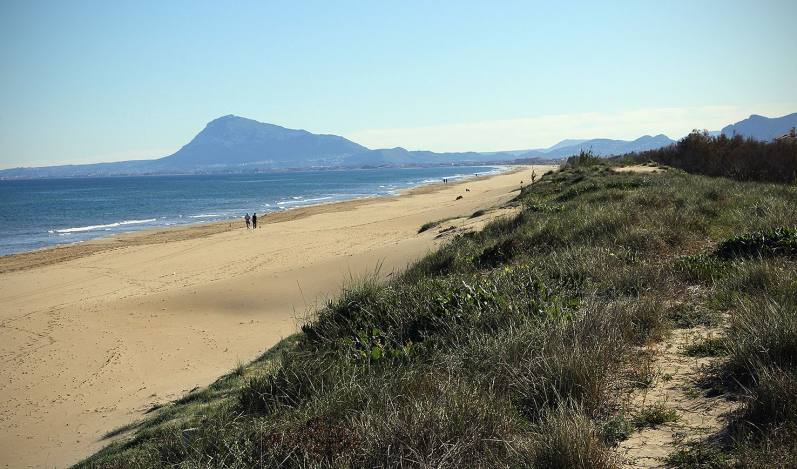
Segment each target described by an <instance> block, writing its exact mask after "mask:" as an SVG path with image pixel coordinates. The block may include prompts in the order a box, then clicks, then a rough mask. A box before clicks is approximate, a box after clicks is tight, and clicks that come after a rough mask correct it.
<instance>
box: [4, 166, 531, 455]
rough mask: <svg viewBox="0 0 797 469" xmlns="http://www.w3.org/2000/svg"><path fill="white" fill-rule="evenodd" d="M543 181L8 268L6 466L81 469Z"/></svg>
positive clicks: (483, 185)
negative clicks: (132, 426) (136, 428)
mask: <svg viewBox="0 0 797 469" xmlns="http://www.w3.org/2000/svg"><path fill="white" fill-rule="evenodd" d="M535 169H536V172H537V174H541V173H542V171H543V169H544V168H543V167H540V166H537V167H536V168H535ZM530 173H531V168H528V167H524V168H520V169H519V170H518V172H514V173H511V174H502V175H498V176H494V177H491V178H482V179H480V180H471V181H467V182H464V183H461V184H449V185H445V186H443V185H436V186H429V187H423V188H419V189H415V190H412V191H409V193H407V194H405V195H402V196H397V197H391V198H380V199H369V200H361V201H350V202H344V203H338V204H330V205H325V206H317V207H309V208H303V209H297V210H292V211H289V212H283V213H279V214H274V215H269V216H267V217H264V218H261V220H260V223H261V227H262V228H261V229H258V230H256V231H255V230H246V229H245V228H242V225H243V223H242V222H230V223H214V224H208V225H201V226H194V227H188V228H178V229H171V230H163V231H158V232H145V233H136V234H130V235H123V236H117V237H114V238H109V239H104V240H97V241H91V242H87V243H82V244H80V245H74V246H67V247H61V248H56V249H49V250H44V251H38V252H35V253H28V254H21V255H15V256H7V257H3V258H0V306H1V307H0V355H1V356H2V361H1V362H0V465H4V466H6V467H25V466H35V467H41V466H48V467H52V466H57V467H63V466H65V465H68V464H70V463H74V462H76V461H77V460H79V459H80V458H82V457H84V456H86V455H88V454H90V453H91V452H93V451H95V450H97V449H99V448H100V447H101V446H103V445H104V444H106V443H107V441H104V440H103V439H102V437H103V435H104V434H105V433H106V432H108V431H110V430H112V429H114V428H116V427H118V426H120V425H124V424H126V423H129V422H131V421H134V420H136V419H137V418H139V417H140V416H141V415H142V413H143V412H144V411H145V410H146V409H148V408H149V407H151V406H152V405H153V404H156V403H162V402H165V401H168V400H171V399H174V398H176V397H178V396H180V395H181V394H183V393H184V392H186V391H188V390H190V389H192V388H194V387H196V386H203V385H206V384H208V383H209V382H211V381H212V380H213V379H215V378H216V377H218V376H219V375H221V374H223V373H225V372H227V371H229V370H230V369H231V368H233V367H234V366H235V364H236V362H238V361H248V360H251V359H253V358H255V357H256V356H257V355H259V354H260V353H262V352H263V351H264V350H266V349H268V348H269V347H271V346H272V345H274V344H275V343H276V342H277V341H279V340H280V338H282V337H285V336H287V335H290V334H291V333H293V332H294V331H295V330H296V328H297V325H298V320H297V318H298V317H303V316H304V315H305V314H306V313H307V312H308V311H309V310H312V307H313V306H314V305H316V304H317V303H319V302H321V301H323V300H324V298H327V297H329V296H331V295H334V294H335V293H336V292H337V291H338V290H339V288H340V287H341V285H342V284H343V282H344V281H345V280H346V279H347V278H349V277H351V276H354V277H357V276H361V275H363V274H366V273H368V272H372V271H373V270H374V269H375V268H376V266H377V265H380V264H381V266H382V267H381V271H380V272H381V275H390V273H391V272H393V271H394V270H396V269H401V268H403V267H404V266H406V265H407V263H409V262H411V261H412V260H414V259H416V258H418V257H419V256H421V255H423V254H424V253H426V252H427V251H429V250H430V249H432V248H433V247H434V246H435V244H437V243H439V242H441V240H442V239H444V237H439V236H438V232H439V230H437V229H434V230H429V231H426V232H424V233H421V234H417V231H418V227H419V226H420V225H421V224H423V223H425V222H427V221H431V220H436V219H441V218H448V217H465V218H461V219H459V220H454V221H451V222H447V223H446V227H447V226H450V225H454V226H457V227H458V229H469V228H477V227H478V226H479V225H480V224H483V223H484V222H485V219H487V218H489V217H490V216H496V215H497V214H499V213H500V211H497V212H493V213H491V214H488V215H487V216H485V217H479V218H476V219H468V218H467V217H468V216H469V215H470V214H471V213H473V212H474V211H476V210H478V209H484V208H489V207H493V206H496V205H498V204H501V203H503V202H505V201H507V200H509V199H510V198H511V197H512V196H513V193H512V192H513V191H515V190H517V188H518V186H519V183H520V180H521V179H526V180H528V179H529V176H530ZM465 187H467V188H469V189H470V191H469V192H465ZM458 195H462V196H463V198H462V199H461V200H455V199H456V197H457V196H458Z"/></svg>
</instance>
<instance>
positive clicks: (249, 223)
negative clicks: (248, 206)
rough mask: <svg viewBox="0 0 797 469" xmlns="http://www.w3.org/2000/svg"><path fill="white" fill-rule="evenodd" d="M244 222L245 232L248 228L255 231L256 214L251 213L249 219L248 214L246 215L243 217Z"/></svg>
mask: <svg viewBox="0 0 797 469" xmlns="http://www.w3.org/2000/svg"><path fill="white" fill-rule="evenodd" d="M244 221H245V222H246V229H247V230H248V229H249V228H252V229H256V228H257V214H256V213H252V216H251V217H250V216H249V214H248V213H247V214H246V215H245V216H244Z"/></svg>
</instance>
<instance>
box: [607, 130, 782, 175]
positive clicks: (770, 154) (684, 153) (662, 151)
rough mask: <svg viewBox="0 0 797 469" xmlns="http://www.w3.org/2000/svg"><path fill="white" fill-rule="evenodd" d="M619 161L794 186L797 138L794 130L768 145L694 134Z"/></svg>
mask: <svg viewBox="0 0 797 469" xmlns="http://www.w3.org/2000/svg"><path fill="white" fill-rule="evenodd" d="M620 159H626V160H630V162H635V163H642V162H647V161H650V160H652V161H655V162H656V163H659V164H664V165H668V166H672V167H675V168H679V169H682V170H684V171H687V172H689V173H698V174H705V175H708V176H724V177H729V178H733V179H737V180H740V181H766V182H779V183H787V184H797V138H795V136H794V130H792V132H791V133H790V134H788V135H785V136H784V137H782V138H779V139H775V140H773V141H771V142H762V141H759V140H753V139H750V138H744V137H741V136H739V135H735V136H733V137H728V136H725V135H719V136H716V137H712V136H710V135H709V134H708V132H707V131H702V132H701V131H697V130H695V131H692V133H690V134H689V135H687V136H686V137H684V138H682V139H681V140H680V141H678V142H677V143H675V144H673V145H669V146H666V147H663V148H659V149H657V150H648V151H645V152H641V153H636V154H631V155H626V156H624V157H621V158H620Z"/></svg>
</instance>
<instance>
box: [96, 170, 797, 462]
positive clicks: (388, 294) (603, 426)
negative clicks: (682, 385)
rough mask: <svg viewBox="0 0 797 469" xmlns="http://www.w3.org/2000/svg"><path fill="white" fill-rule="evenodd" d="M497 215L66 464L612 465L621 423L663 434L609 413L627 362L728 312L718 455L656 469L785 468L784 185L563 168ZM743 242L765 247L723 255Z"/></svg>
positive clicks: (790, 399)
mask: <svg viewBox="0 0 797 469" xmlns="http://www.w3.org/2000/svg"><path fill="white" fill-rule="evenodd" d="M512 204H513V205H515V206H518V207H521V209H520V212H519V214H518V215H517V216H514V217H510V218H505V219H500V220H497V221H495V222H492V223H490V224H488V225H487V226H486V227H485V228H484V230H483V231H481V232H478V233H467V234H461V235H458V236H457V237H456V238H454V239H453V240H452V241H451V242H449V243H448V244H446V245H445V246H443V247H442V248H440V249H439V250H438V251H436V252H434V253H432V254H430V255H429V256H427V257H425V258H423V259H421V260H419V261H418V262H417V263H416V264H414V265H413V266H411V267H410V268H409V269H408V270H407V271H406V272H404V273H402V274H401V275H399V276H396V277H395V278H393V279H392V280H391V281H389V282H387V283H379V282H377V281H375V280H371V279H364V280H362V281H359V282H355V283H353V284H352V285H350V286H349V287H348V288H346V289H345V290H344V291H343V292H342V294H341V295H340V296H339V297H338V298H337V299H336V300H334V301H331V302H329V304H327V305H326V306H325V307H324V308H322V309H321V310H320V311H318V314H317V317H316V318H315V319H314V320H313V321H312V322H309V323H308V324H306V325H304V326H303V328H302V331H301V332H300V333H299V334H297V335H296V336H295V337H292V338H290V339H289V340H287V341H285V342H284V343H282V344H280V345H279V346H278V347H277V348H276V349H274V350H273V351H271V352H269V353H268V354H267V355H265V356H264V357H261V358H260V359H258V360H256V361H255V362H253V363H251V364H248V365H246V366H245V367H243V368H241V369H236V370H235V371H234V372H233V373H231V374H230V375H228V376H225V377H223V378H221V379H220V380H219V381H218V382H216V383H214V384H213V385H211V386H209V387H208V388H207V389H204V390H201V391H198V392H195V393H191V394H189V395H187V396H186V397H185V398H183V399H182V400H180V401H177V402H175V403H172V404H170V405H167V406H164V407H163V408H161V409H158V410H155V411H153V412H152V413H151V415H152V417H150V418H148V419H146V420H144V421H143V422H141V423H140V424H138V425H137V426H136V427H135V430H136V431H135V433H134V434H133V435H132V436H129V437H126V438H125V439H123V440H122V441H120V442H117V443H114V444H112V445H111V446H109V447H108V448H106V449H105V450H103V451H101V452H99V453H98V454H96V455H94V456H93V457H91V458H90V459H88V460H87V461H85V462H83V463H82V466H84V467H107V468H113V467H251V466H260V467H262V466H283V467H305V466H311V467H340V466H343V467H346V466H358V467H365V466H369V467H370V466H404V465H406V466H435V467H441V466H445V467H479V466H482V467H483V466H490V467H552V468H557V467H561V468H564V467H585V468H586V467H613V466H615V465H616V463H617V457H616V455H615V454H614V451H613V450H612V447H613V446H614V445H616V444H617V443H618V441H620V440H622V439H624V438H626V437H628V435H630V433H631V431H632V427H633V426H639V427H643V426H647V425H657V424H661V423H665V422H668V421H672V420H673V419H674V418H676V417H677V414H676V413H674V412H673V411H672V409H667V408H664V407H661V408H659V407H656V406H654V407H646V408H643V409H629V410H628V411H629V414H630V415H633V416H634V418H633V420H632V421H629V420H628V419H626V418H625V416H624V414H623V412H624V411H623V410H621V408H622V406H621V405H620V402H618V399H619V398H620V396H621V395H622V394H623V392H621V391H623V390H628V389H631V388H633V387H636V386H639V385H640V382H643V381H644V382H647V385H649V384H650V382H652V381H653V376H654V375H653V372H652V371H651V370H650V369H648V370H647V371H646V370H644V369H640V366H639V363H641V362H643V360H645V359H646V356H645V352H644V351H641V350H643V347H640V346H642V345H646V344H649V343H650V342H655V341H658V340H662V338H664V337H666V333H667V331H668V329H669V328H670V327H672V326H678V327H692V326H694V325H696V324H720V323H722V322H721V321H724V320H723V319H722V318H723V317H727V316H728V315H729V316H730V321H729V322H728V321H726V323H727V325H726V326H727V331H726V333H725V334H724V337H725V340H724V344H725V345H726V350H727V357H728V358H727V360H726V363H725V364H724V365H723V366H718V367H716V370H714V371H713V373H716V374H717V376H716V377H715V378H716V379H718V380H721V381H725V382H727V383H732V382H738V383H743V385H744V386H743V387H735V388H733V389H735V391H733V392H735V393H737V394H738V395H737V396H736V397H738V398H740V399H742V400H743V401H744V402H746V405H745V409H744V411H743V412H742V413H741V414H740V415H739V416H738V417H736V418H735V420H734V421H733V422H732V423H731V426H730V427H729V429H728V434H729V435H730V436H729V438H728V442H727V443H722V444H718V446H716V447H711V448H710V451H709V450H708V449H707V450H705V451H703V452H702V453H699V451H697V450H691V449H689V448H686V449H683V450H681V451H679V454H678V455H674V456H673V457H672V458H671V461H670V463H671V464H673V465H683V466H684V467H702V466H688V465H687V463H689V464H691V461H693V460H695V459H699V458H703V457H704V455H706V454H707V455H708V456H706V457H711V458H713V459H712V460H716V461H727V460H734V461H748V462H749V461H755V460H758V461H766V462H768V463H769V462H771V461H775V462H774V463H772V464H774V465H777V463H778V462H784V461H785V462H786V463H788V462H789V461H791V462H792V463H793V462H794V461H796V460H797V448H795V446H797V445H795V444H794V443H793V442H794V441H797V407H795V406H794V404H793V403H794V402H795V399H794V397H795V393H797V385H796V384H795V383H797V307H796V306H795V302H794V301H793V300H794V298H795V292H797V283H795V282H797V280H795V279H797V265H796V264H795V259H794V257H793V256H790V255H780V254H777V255H772V253H781V252H783V249H781V246H783V245H784V244H783V243H784V241H783V239H786V240H787V241H785V243H786V244H785V245H786V246H789V244H788V243H789V242H790V241H788V239H790V238H789V236H791V234H790V233H792V234H793V231H791V230H793V228H792V227H794V226H795V225H797V188H795V187H793V186H792V187H790V186H780V185H774V184H761V183H742V182H735V181H732V180H729V179H712V178H708V177H704V176H695V175H688V174H686V173H684V172H682V171H680V170H675V169H668V170H666V171H664V172H660V173H656V174H634V173H618V172H615V171H612V170H611V168H610V167H608V166H607V164H606V163H605V162H595V161H593V160H592V159H591V158H588V157H581V158H578V159H574V160H573V161H570V162H569V164H568V165H567V166H566V167H565V168H563V169H562V170H561V171H559V172H556V173H551V174H547V175H545V176H544V177H542V178H541V179H540V180H539V182H537V183H536V184H534V185H531V186H528V187H524V188H523V190H522V191H521V192H520V194H519V195H518V197H517V199H515V200H514V201H513V202H512ZM772 233H775V235H774V236H771V234H772ZM777 233H781V234H782V233H786V235H785V236H781V235H780V234H777ZM746 236H747V237H746ZM748 239H753V240H758V239H762V240H765V241H764V242H763V243H759V244H757V245H758V246H768V247H766V248H762V249H763V250H760V251H759V252H758V253H753V254H751V251H750V248H747V247H745V248H744V249H738V248H736V247H734V248H732V249H730V248H729V249H727V252H728V254H727V255H726V254H723V253H725V252H726V249H724V248H722V246H726V245H729V244H727V243H730V245H733V246H749V245H751V243H753V242H752V241H750V242H748V241H743V242H741V243H740V242H739V240H748ZM753 244H755V243H753ZM772 246H774V247H775V248H772ZM756 249H758V248H756ZM647 358H648V360H647V363H648V364H650V363H651V361H650V360H649V357H647ZM643 368H644V367H643ZM648 368H650V366H648ZM643 384H644V383H643ZM784 442H791V443H789V444H785V443H784ZM717 455H719V456H717ZM726 456H727V457H726ZM682 461H686V462H684V463H683V464H682ZM786 465H788V464H786ZM706 467H711V466H706Z"/></svg>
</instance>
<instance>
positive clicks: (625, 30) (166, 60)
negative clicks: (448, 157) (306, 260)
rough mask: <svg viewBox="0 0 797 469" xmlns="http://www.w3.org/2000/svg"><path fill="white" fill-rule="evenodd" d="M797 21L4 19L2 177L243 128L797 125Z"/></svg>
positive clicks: (426, 131) (443, 12)
mask: <svg viewBox="0 0 797 469" xmlns="http://www.w3.org/2000/svg"><path fill="white" fill-rule="evenodd" d="M796 16H797V4H795V3H794V2H790V1H786V0H777V1H776V0H771V1H763V2H762V1H759V2H753V1H731V2H727V1H726V2H720V1H700V2H687V1H672V2H659V3H657V4H653V3H651V2H636V1H622V2H612V4H611V6H606V5H594V4H591V3H588V2H568V3H566V4H561V5H549V4H544V3H529V2H501V3H499V4H491V5H487V4H476V3H471V2H456V3H454V2H451V3H446V4H442V3H440V4H434V5H430V4H427V3H424V2H415V1H409V2H402V3H401V4H400V5H389V6H388V5H384V4H360V3H355V2H344V3H337V2H336V3H334V4H333V3H329V2H302V3H301V4H279V5H277V4H266V3H264V2H241V3H237V4H235V5H232V6H229V5H222V4H214V3H210V2H188V1H175V2H165V3H161V2H143V3H142V2H136V3H128V4H124V3H107V2H95V1H85V2H79V3H69V2H22V1H13V0H12V1H6V2H3V3H2V4H1V5H0V60H2V64H3V73H2V74H0V103H2V106H0V168H7V167H14V166H39V165H49V164H69V163H93V162H100V161H119V160H126V159H140V158H157V157H161V156H165V155H168V154H170V153H173V152H174V151H176V150H177V149H179V147H180V146H182V145H183V144H185V143H187V142H188V141H189V140H190V139H191V138H192V137H193V136H194V135H195V134H196V133H197V132H198V131H199V130H201V129H202V128H203V127H204V125H205V124H206V123H207V122H209V121H211V120H213V119H214V118H217V117H219V116H222V115H226V114H236V115H239V116H244V117H248V118H252V119H256V120H258V121H261V122H269V123H274V124H277V125H281V126H284V127H289V128H302V129H306V130H309V131H311V132H315V133H329V134H337V135H342V136H344V137H346V138H349V139H351V140H353V141H355V142H357V143H360V144H362V145H365V146H368V147H371V148H381V147H395V146H402V147H405V148H408V149H424V150H434V151H465V150H473V151H499V150H513V149H521V148H535V147H547V146H550V145H552V144H554V143H556V142H557V141H559V140H562V139H565V138H597V137H604V138H621V139H633V138H637V137H639V136H640V135H643V134H651V135H655V134H659V133H664V134H666V135H668V136H670V137H672V138H679V137H681V136H682V135H683V134H685V133H686V132H688V131H689V130H691V129H692V128H696V127H698V128H708V129H711V130H716V129H718V128H719V127H722V126H724V125H726V124H729V123H733V122H736V121H738V120H741V119H743V118H745V117H747V116H749V115H750V114H753V113H755V114H763V115H767V116H770V117H774V116H780V115H784V114H787V113H791V112H795V111H797V90H795V88H794V86H793V83H794V80H795V77H796V76H797V73H796V72H797V54H794V52H793V48H794V44H797V30H795V29H794V28H793V27H792V25H791V22H792V21H791V19H792V18H794V17H796Z"/></svg>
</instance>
